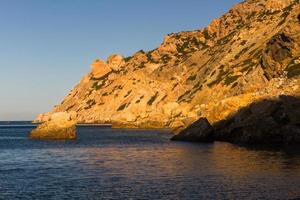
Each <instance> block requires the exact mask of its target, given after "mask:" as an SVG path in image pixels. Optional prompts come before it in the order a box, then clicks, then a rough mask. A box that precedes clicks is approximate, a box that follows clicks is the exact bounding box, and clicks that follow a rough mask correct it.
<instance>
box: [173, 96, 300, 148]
mask: <svg viewBox="0 0 300 200" xmlns="http://www.w3.org/2000/svg"><path fill="white" fill-rule="evenodd" d="M172 140H179V141H192V142H212V141H226V142H231V143H238V144H264V145H294V144H297V145H299V144H300V97H294V96H279V97H278V98H273V99H262V100H260V101H256V102H254V103H251V104H250V105H248V106H246V107H243V108H241V109H239V110H238V111H237V112H236V113H234V114H232V115H231V116H229V117H227V118H226V119H224V120H221V121H218V122H216V123H214V124H213V125H212V126H211V125H210V124H209V122H208V121H207V119H200V120H199V121H197V122H195V123H194V124H192V125H191V126H189V127H188V128H186V129H185V130H183V131H182V132H180V133H179V134H177V135H175V136H174V137H173V138H172Z"/></svg>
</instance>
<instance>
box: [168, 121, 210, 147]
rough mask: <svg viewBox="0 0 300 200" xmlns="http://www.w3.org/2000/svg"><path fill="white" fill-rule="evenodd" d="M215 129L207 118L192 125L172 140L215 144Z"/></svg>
mask: <svg viewBox="0 0 300 200" xmlns="http://www.w3.org/2000/svg"><path fill="white" fill-rule="evenodd" d="M213 133H214V129H213V127H212V126H211V125H210V123H209V122H208V120H207V119H206V118H200V119H199V120H198V121H196V122H194V123H193V124H192V125H190V126H189V127H187V128H186V129H185V130H183V131H181V132H180V133H179V134H177V135H175V136H173V137H172V138H171V140H175V141H192V142H213V141H214V137H213Z"/></svg>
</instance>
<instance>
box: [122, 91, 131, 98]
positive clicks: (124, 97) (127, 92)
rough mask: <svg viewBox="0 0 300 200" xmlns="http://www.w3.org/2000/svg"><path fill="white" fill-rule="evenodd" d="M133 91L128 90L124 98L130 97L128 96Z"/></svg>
mask: <svg viewBox="0 0 300 200" xmlns="http://www.w3.org/2000/svg"><path fill="white" fill-rule="evenodd" d="M131 92H132V90H129V91H128V92H127V94H126V95H125V96H124V98H126V97H128V96H129V95H130V94H131Z"/></svg>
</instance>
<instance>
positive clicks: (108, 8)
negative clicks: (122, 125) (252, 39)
mask: <svg viewBox="0 0 300 200" xmlns="http://www.w3.org/2000/svg"><path fill="white" fill-rule="evenodd" d="M238 2H240V0H222V1H220V0H184V1H183V0H151V1H149V0H147V1H146V0H126V1H125V0H124V1H123V0H0V29H1V31H0V69H1V72H0V91H1V96H0V120H32V119H34V117H35V116H36V115H37V114H38V113H41V112H46V111H49V110H50V109H51V108H52V107H53V106H54V105H55V104H58V103H59V102H60V101H61V100H62V99H63V97H64V96H65V95H66V94H67V93H68V92H69V91H70V90H71V89H72V87H73V86H74V85H75V84H76V83H77V82H78V81H79V80H80V79H81V77H82V76H83V75H84V74H86V73H87V72H89V70H90V64H91V62H92V60H94V59H96V58H102V59H105V58H106V57H107V56H108V55H110V54H111V53H121V54H123V55H124V56H128V55H131V54H132V53H134V52H136V51H138V50H140V49H144V50H150V49H153V48H155V47H157V46H158V45H159V44H160V43H161V42H162V40H163V37H164V35H166V34H168V33H171V32H179V31H183V30H185V31H187V30H194V29H199V28H201V27H205V26H206V25H207V24H209V22H210V21H211V20H212V19H214V18H216V17H218V16H220V15H221V14H223V13H224V12H226V11H227V10H228V9H229V8H230V7H231V6H232V5H234V4H236V3H238Z"/></svg>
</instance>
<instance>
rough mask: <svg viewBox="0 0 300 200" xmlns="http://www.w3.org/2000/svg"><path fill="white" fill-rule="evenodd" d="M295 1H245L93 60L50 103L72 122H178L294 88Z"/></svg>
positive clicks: (298, 61) (219, 115)
mask: <svg viewBox="0 0 300 200" xmlns="http://www.w3.org/2000/svg"><path fill="white" fill-rule="evenodd" d="M299 45H300V6H299V0H248V1H245V2H243V3H240V4H237V5H235V6H234V7H233V8H231V9H230V10H229V12H227V13H226V14H224V15H223V16H221V17H220V18H218V19H215V20H213V21H212V22H211V24H210V25H209V26H208V27H207V28H204V29H201V30H195V31H189V32H180V33H172V34H169V35H167V36H166V37H165V39H164V41H163V42H162V44H161V45H160V46H159V47H158V48H157V49H154V50H152V51H149V52H145V51H143V50H140V51H138V52H136V53H135V54H134V55H132V56H130V57H127V58H124V57H122V56H121V55H112V56H110V57H109V58H108V59H107V61H102V60H96V61H94V62H93V64H92V69H91V72H90V73H89V74H87V75H85V76H84V77H83V78H82V80H81V81H80V82H79V84H78V85H76V86H75V88H74V89H73V90H72V91H71V92H70V93H69V94H68V95H67V96H66V97H65V98H64V100H63V102H61V103H60V104H59V105H57V106H55V107H54V109H53V110H52V111H51V112H49V113H45V114H41V115H40V116H38V118H37V119H36V121H46V120H47V119H48V118H49V117H50V116H51V115H52V114H53V113H57V112H62V111H68V112H76V113H77V119H78V120H79V121H80V122H88V123H91V122H94V123H97V122H98V123H112V124H113V125H115V126H122V127H143V128H153V127H171V128H175V129H178V130H180V129H182V128H184V127H186V126H188V125H190V124H192V123H193V122H194V121H196V120H198V119H199V118H201V117H205V118H207V119H208V121H209V122H210V123H215V122H217V121H219V120H222V119H225V118H226V117H228V116H230V115H232V113H234V112H237V111H238V110H239V109H240V108H241V107H244V106H247V105H249V104H251V103H253V102H255V101H258V100H261V99H265V98H275V97H276V96H279V95H290V96H297V95H299V94H300V88H299V83H300V78H299V76H298V75H300V46H299Z"/></svg>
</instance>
